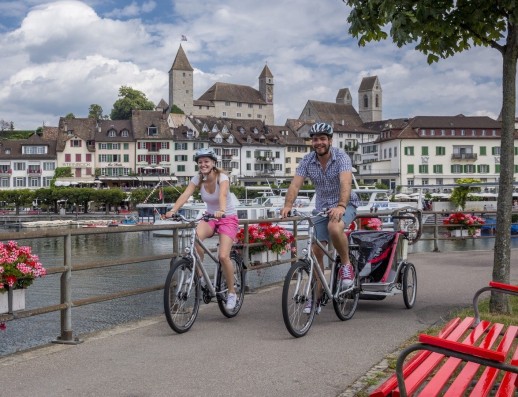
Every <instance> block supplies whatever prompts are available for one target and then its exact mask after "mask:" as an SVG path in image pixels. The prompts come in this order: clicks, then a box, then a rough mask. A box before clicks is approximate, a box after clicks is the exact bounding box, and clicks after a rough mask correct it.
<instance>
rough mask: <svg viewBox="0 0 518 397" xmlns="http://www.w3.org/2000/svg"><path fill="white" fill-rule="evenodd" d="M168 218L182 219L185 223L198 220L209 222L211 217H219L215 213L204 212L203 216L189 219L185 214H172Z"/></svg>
mask: <svg viewBox="0 0 518 397" xmlns="http://www.w3.org/2000/svg"><path fill="white" fill-rule="evenodd" d="M224 217H225V215H223V216H222V218H224ZM167 219H171V220H173V221H181V222H185V223H191V222H192V223H196V222H199V221H205V222H208V221H210V220H211V219H218V218H216V217H215V216H214V214H203V215H202V217H201V218H196V219H187V218H186V217H185V216H183V215H182V214H174V215H173V216H171V217H170V218H167Z"/></svg>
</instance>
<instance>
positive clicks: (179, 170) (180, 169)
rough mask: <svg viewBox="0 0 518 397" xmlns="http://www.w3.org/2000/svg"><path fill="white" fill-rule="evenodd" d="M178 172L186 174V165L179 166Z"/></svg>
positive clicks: (177, 167)
mask: <svg viewBox="0 0 518 397" xmlns="http://www.w3.org/2000/svg"><path fill="white" fill-rule="evenodd" d="M176 171H178V172H184V171H185V165H177V166H176Z"/></svg>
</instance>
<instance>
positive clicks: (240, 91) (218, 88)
mask: <svg viewBox="0 0 518 397" xmlns="http://www.w3.org/2000/svg"><path fill="white" fill-rule="evenodd" d="M198 101H220V102H221V101H228V102H243V103H256V104H260V105H267V103H266V102H265V101H264V99H263V98H262V96H261V93H260V92H259V91H257V90H256V89H254V88H252V87H249V86H246V85H239V84H229V83H215V84H214V85H213V86H212V87H210V88H209V89H208V90H207V91H205V93H204V94H203V95H202V96H201V97H199V98H198ZM195 105H197V104H196V102H195Z"/></svg>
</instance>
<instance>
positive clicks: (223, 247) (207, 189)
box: [165, 148, 239, 310]
mask: <svg viewBox="0 0 518 397" xmlns="http://www.w3.org/2000/svg"><path fill="white" fill-rule="evenodd" d="M194 161H195V162H196V164H198V169H199V173H198V175H195V176H194V177H193V178H192V179H191V181H190V182H189V185H187V187H186V189H185V191H184V192H183V193H182V194H181V195H180V197H179V198H178V200H176V202H175V203H174V205H173V208H172V209H171V210H170V211H167V212H166V214H165V216H166V218H170V217H172V216H173V215H174V214H175V213H176V212H178V210H179V209H180V208H181V207H182V205H184V204H185V202H186V201H187V200H188V198H189V197H191V195H192V194H193V193H194V191H195V190H196V189H199V190H200V194H201V199H202V200H203V202H204V203H206V204H207V213H209V214H213V215H214V218H216V219H211V220H209V221H208V222H206V221H203V220H202V221H201V222H200V223H199V224H198V226H197V228H196V234H197V235H198V238H199V239H200V241H203V240H205V239H206V238H209V237H212V236H213V235H214V233H218V234H219V261H220V263H221V267H222V269H223V274H224V276H225V280H226V282H227V286H228V297H227V303H226V305H225V306H226V308H227V310H233V309H234V308H235V307H236V301H237V296H236V291H235V288H234V269H233V267H232V262H231V260H230V251H231V249H232V244H233V242H234V240H235V239H236V235H237V231H238V229H239V223H238V222H239V221H238V218H237V214H236V209H235V208H234V204H233V203H232V198H231V194H230V181H229V179H228V176H227V175H225V174H224V173H223V171H221V170H220V169H219V168H216V162H217V161H218V158H217V157H216V153H214V150H213V149H210V148H207V149H200V150H198V151H197V152H196V153H195V154H194ZM196 248H197V249H198V254H199V255H200V258H201V260H203V249H202V248H201V247H198V246H197V247H196Z"/></svg>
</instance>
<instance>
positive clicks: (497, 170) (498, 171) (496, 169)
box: [495, 164, 500, 174]
mask: <svg viewBox="0 0 518 397" xmlns="http://www.w3.org/2000/svg"><path fill="white" fill-rule="evenodd" d="M495 173H496V174H499V173H500V164H495Z"/></svg>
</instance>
